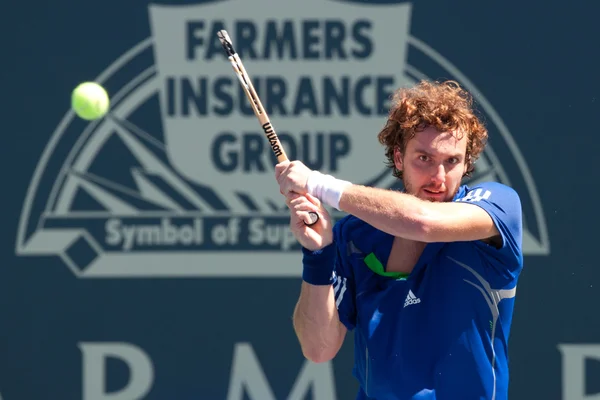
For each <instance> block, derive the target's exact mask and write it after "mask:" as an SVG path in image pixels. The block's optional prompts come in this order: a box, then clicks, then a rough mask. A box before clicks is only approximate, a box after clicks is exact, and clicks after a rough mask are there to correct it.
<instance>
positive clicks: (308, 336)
mask: <svg viewBox="0 0 600 400" xmlns="http://www.w3.org/2000/svg"><path fill="white" fill-rule="evenodd" d="M293 320H294V330H295V332H296V336H297V337H298V340H299V341H300V346H301V347H302V353H303V354H304V357H306V358H307V359H309V360H311V361H312V362H316V363H319V362H325V361H329V360H331V359H332V358H333V357H335V355H336V354H337V353H338V351H339V350H340V348H341V347H342V343H343V342H344V338H345V336H346V332H347V329H346V327H345V326H344V325H343V324H342V323H341V322H340V319H339V317H338V311H337V308H336V305H335V298H334V290H333V286H332V285H328V286H316V285H311V284H309V283H306V282H302V287H301V290H300V298H299V299H298V304H297V305H296V308H295V309H294V317H293Z"/></svg>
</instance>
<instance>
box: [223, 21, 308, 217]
mask: <svg viewBox="0 0 600 400" xmlns="http://www.w3.org/2000/svg"><path fill="white" fill-rule="evenodd" d="M217 36H218V37H219V41H220V42H221V45H222V46H223V49H224V50H225V54H227V58H228V59H229V61H230V62H231V66H232V67H233V70H234V71H235V74H236V75H237V77H238V80H239V81H240V83H241V85H242V88H243V89H244V92H245V93H246V97H248V100H249V101H250V105H251V106H252V109H253V110H254V115H256V118H258V122H259V123H260V126H261V127H262V129H263V131H264V133H265V136H266V137H267V140H268V141H269V144H270V145H271V149H272V150H273V153H274V154H275V156H276V157H277V162H283V161H287V160H288V157H287V154H286V153H285V150H284V148H283V146H282V145H281V142H280V141H279V137H278V136H277V133H276V132H275V128H273V124H272V123H271V120H270V119H269V116H268V115H267V112H266V111H265V109H264V107H263V105H262V103H261V101H260V99H259V97H258V94H257V93H256V90H255V89H254V85H253V84H252V81H251V80H250V75H248V72H247V71H246V68H244V64H243V63H242V60H241V58H240V56H239V55H238V54H237V53H236V51H235V49H234V48H233V43H232V42H231V38H230V37H229V35H228V34H227V31H225V30H220V31H219V32H217ZM318 220H319V215H318V214H317V213H315V212H310V213H309V220H308V221H304V223H305V224H306V225H308V226H310V225H314V224H316V223H317V221H318Z"/></svg>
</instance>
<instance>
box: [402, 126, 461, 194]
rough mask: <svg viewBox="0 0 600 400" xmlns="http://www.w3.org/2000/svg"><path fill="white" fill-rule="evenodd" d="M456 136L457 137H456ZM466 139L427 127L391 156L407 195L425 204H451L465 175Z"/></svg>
mask: <svg viewBox="0 0 600 400" xmlns="http://www.w3.org/2000/svg"><path fill="white" fill-rule="evenodd" d="M457 136H458V137H457ZM467 140H468V137H467V135H466V134H464V135H456V134H454V133H453V132H443V133H440V132H438V131H437V130H436V129H435V128H434V127H428V128H426V129H425V130H423V131H422V132H417V133H416V134H415V137H414V138H412V139H410V140H409V141H408V143H407V144H406V149H405V151H404V154H402V153H401V152H400V151H399V150H398V149H397V150H396V152H395V154H394V162H395V164H396V168H398V169H399V170H401V171H402V173H403V177H402V180H403V182H404V188H405V190H406V192H407V193H409V194H412V195H414V196H417V197H419V198H420V199H423V200H429V201H451V200H452V198H453V197H454V195H455V194H456V192H457V191H458V188H459V187H460V183H461V180H462V177H463V175H464V173H465V171H466V167H467V166H466V163H465V160H466V152H467Z"/></svg>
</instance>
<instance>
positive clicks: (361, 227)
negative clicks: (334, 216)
mask: <svg viewBox="0 0 600 400" xmlns="http://www.w3.org/2000/svg"><path fill="white" fill-rule="evenodd" d="M374 231H376V229H375V228H374V227H373V226H371V225H369V224H368V223H366V222H365V221H363V220H361V219H359V218H357V217H355V216H354V215H347V216H345V217H343V218H341V219H339V220H338V221H337V222H336V223H335V225H334V227H333V236H334V240H335V241H336V243H338V245H340V244H342V245H343V244H344V243H348V242H351V241H352V242H354V243H355V244H358V243H360V242H362V241H364V240H365V238H369V237H371V235H370V233H373V232H374Z"/></svg>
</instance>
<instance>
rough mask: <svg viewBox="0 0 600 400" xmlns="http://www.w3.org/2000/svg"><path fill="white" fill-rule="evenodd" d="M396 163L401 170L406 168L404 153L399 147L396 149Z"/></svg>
mask: <svg viewBox="0 0 600 400" xmlns="http://www.w3.org/2000/svg"><path fill="white" fill-rule="evenodd" d="M394 165H395V166H396V169H397V170H399V171H402V170H403V168H404V162H403V155H402V152H401V151H400V149H399V148H398V147H396V148H395V149H394Z"/></svg>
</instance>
